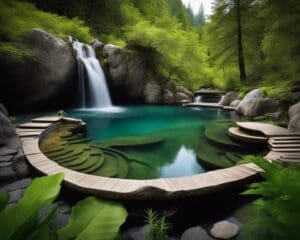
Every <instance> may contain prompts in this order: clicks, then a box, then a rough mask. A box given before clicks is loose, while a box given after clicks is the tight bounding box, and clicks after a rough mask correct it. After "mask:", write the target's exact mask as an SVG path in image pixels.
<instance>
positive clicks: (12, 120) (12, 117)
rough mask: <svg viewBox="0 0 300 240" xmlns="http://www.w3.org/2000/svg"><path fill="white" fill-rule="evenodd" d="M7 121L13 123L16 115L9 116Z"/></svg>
mask: <svg viewBox="0 0 300 240" xmlns="http://www.w3.org/2000/svg"><path fill="white" fill-rule="evenodd" d="M8 118H9V121H10V122H11V123H12V124H15V123H16V122H17V118H16V116H9V117H8Z"/></svg>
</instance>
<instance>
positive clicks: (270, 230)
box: [242, 156, 300, 240]
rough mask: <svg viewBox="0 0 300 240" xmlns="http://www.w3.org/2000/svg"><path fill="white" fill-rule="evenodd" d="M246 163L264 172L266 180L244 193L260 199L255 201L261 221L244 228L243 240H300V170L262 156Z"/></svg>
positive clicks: (263, 175) (249, 159) (248, 159)
mask: <svg viewBox="0 0 300 240" xmlns="http://www.w3.org/2000/svg"><path fill="white" fill-rule="evenodd" d="M245 160H246V161H248V162H252V163H255V164H256V165H257V166H259V167H260V168H261V169H263V170H264V172H263V173H262V177H263V178H264V181H262V182H258V183H253V184H251V185H250V187H249V190H247V191H245V192H244V193H242V194H244V195H255V196H259V199H258V200H256V201H255V202H254V206H255V208H256V209H257V211H258V218H256V219H255V220H254V221H252V222H249V223H247V224H246V225H245V226H244V227H243V229H242V235H243V239H247V240H248V239H249V240H260V239H268V240H282V239H294V240H296V239H300V234H299V233H300V230H299V219H300V211H299V209H300V171H299V170H298V169H296V168H294V167H291V166H283V165H282V164H280V163H277V162H269V161H267V160H266V159H264V158H261V157H254V156H247V157H246V158H245Z"/></svg>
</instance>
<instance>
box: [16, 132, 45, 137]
mask: <svg viewBox="0 0 300 240" xmlns="http://www.w3.org/2000/svg"><path fill="white" fill-rule="evenodd" d="M17 133H18V135H19V136H20V137H35V136H39V135H40V134H41V132H17Z"/></svg>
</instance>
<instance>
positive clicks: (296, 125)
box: [288, 102, 300, 132]
mask: <svg viewBox="0 0 300 240" xmlns="http://www.w3.org/2000/svg"><path fill="white" fill-rule="evenodd" d="M288 127H289V129H290V130H292V131H297V132H300V102H298V103H297V104H295V105H293V106H291V107H290V109H289V126H288Z"/></svg>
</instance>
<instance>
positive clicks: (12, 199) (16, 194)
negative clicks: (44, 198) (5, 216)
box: [8, 189, 25, 204]
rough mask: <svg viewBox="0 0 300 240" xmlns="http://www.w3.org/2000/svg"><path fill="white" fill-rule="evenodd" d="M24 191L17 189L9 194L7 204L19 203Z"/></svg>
mask: <svg viewBox="0 0 300 240" xmlns="http://www.w3.org/2000/svg"><path fill="white" fill-rule="evenodd" d="M24 191H25V190H24V189H17V190H14V191H11V192H9V201H8V203H9V204H11V203H17V202H19V201H20V199H21V198H22V197H23V195H24Z"/></svg>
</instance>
